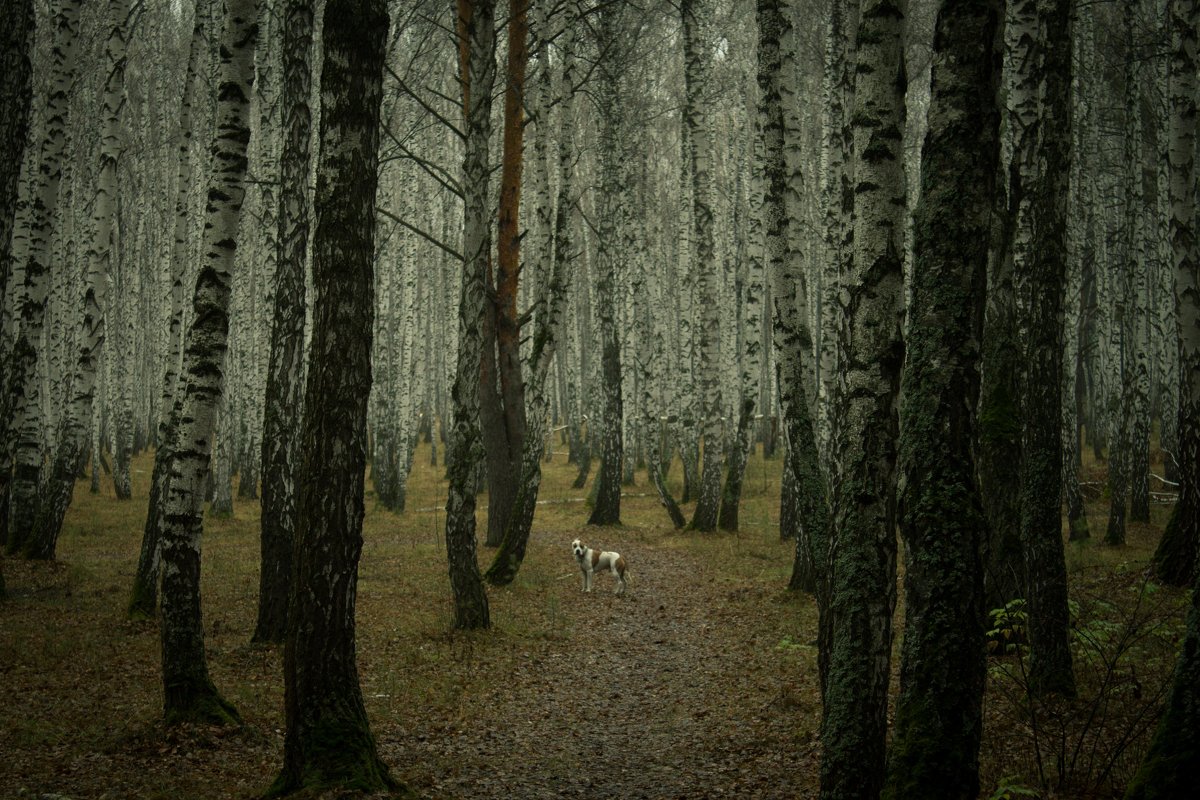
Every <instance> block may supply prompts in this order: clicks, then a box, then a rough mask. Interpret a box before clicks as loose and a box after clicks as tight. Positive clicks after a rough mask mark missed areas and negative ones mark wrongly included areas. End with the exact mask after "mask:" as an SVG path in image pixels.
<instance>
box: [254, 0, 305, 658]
mask: <svg viewBox="0 0 1200 800" xmlns="http://www.w3.org/2000/svg"><path fill="white" fill-rule="evenodd" d="M312 32H313V7H312V0H288V2H287V5H286V6H285V8H284V17H283V98H282V102H283V106H284V107H283V122H284V126H285V131H284V143H283V159H282V163H281V172H280V174H281V176H282V181H281V185H280V193H279V211H280V213H279V237H278V242H279V259H278V264H277V266H276V271H275V314H274V324H273V325H272V326H271V355H270V362H269V366H268V368H267V369H268V372H267V388H266V407H265V409H264V413H263V453H262V467H263V487H262V535H261V546H262V549H261V557H262V560H261V564H262V566H261V570H260V573H259V585H258V621H257V622H256V624H255V628H254V641H256V642H282V641H283V639H284V635H285V634H286V632H287V605H288V599H287V598H288V587H289V585H290V577H291V571H292V548H293V545H292V543H293V541H294V539H295V535H296V499H297V495H296V489H297V486H296V473H297V469H298V466H299V463H298V462H299V458H298V453H297V451H298V449H299V441H298V436H297V433H298V432H297V430H296V424H295V421H296V420H297V419H301V418H302V413H303V408H304V399H303V396H302V386H303V384H302V375H303V370H304V314H305V302H304V301H305V268H306V259H307V253H308V230H309V224H308V168H309V158H310V153H309V151H310V149H311V147H310V141H311V138H312V135H311V127H312V114H311V112H310V111H309V107H308V102H309V94H310V88H311V87H310V85H311V82H312V67H311V65H310V64H309V50H310V49H311V46H312V35H313V33H312Z"/></svg>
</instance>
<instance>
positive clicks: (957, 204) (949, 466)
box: [883, 0, 1056, 800]
mask: <svg viewBox="0 0 1200 800" xmlns="http://www.w3.org/2000/svg"><path fill="white" fill-rule="evenodd" d="M1001 7H1002V2H1001V0H985V2H978V0H948V1H947V2H946V4H945V5H943V6H942V9H941V11H940V12H939V13H938V16H937V22H936V29H935V34H934V37H935V38H934V54H933V69H932V77H931V84H930V103H929V131H928V134H927V137H926V140H925V146H924V149H923V151H922V164H921V183H922V186H921V195H920V200H919V201H918V205H917V209H916V212H915V219H914V226H913V271H912V283H913V289H912V304H911V309H912V316H911V318H910V320H909V326H908V336H907V340H906V341H907V348H908V352H907V360H906V362H905V366H904V375H903V383H904V400H903V402H902V404H901V409H900V431H901V433H900V473H901V481H900V486H901V489H900V492H899V510H900V531H901V534H902V535H903V536H904V543H905V557H904V563H905V584H904V586H905V589H904V597H905V628H904V644H903V648H902V655H901V659H902V661H901V667H900V696H899V698H898V699H897V702H896V725H895V732H894V734H893V738H892V749H891V752H890V754H889V756H888V776H887V783H886V786H885V789H884V792H883V797H885V798H907V797H914V796H924V795H932V796H935V797H939V798H961V799H962V800H973V798H975V797H977V796H978V795H979V742H980V738H981V736H982V733H983V708H982V705H983V689H984V680H985V675H986V663H985V661H986V658H985V655H984V650H983V648H982V647H981V646H980V645H981V642H982V641H983V633H984V630H985V625H984V620H985V618H986V617H985V610H984V608H983V563H982V559H981V557H980V553H981V547H982V545H983V542H984V536H985V533H986V521H985V519H984V515H983V507H982V505H981V502H980V499H979V487H978V484H977V481H976V477H975V464H974V461H975V458H974V453H973V449H974V448H973V443H974V428H975V412H976V408H977V403H978V396H979V356H980V336H981V335H982V333H983V313H982V312H983V300H984V298H983V293H984V290H985V288H986V285H987V279H986V272H987V262H988V249H987V244H988V231H989V227H990V215H991V209H992V204H993V199H992V197H991V193H992V191H993V190H994V186H995V180H996V172H997V164H998V162H999V160H1000V144H999V109H998V108H997V98H998V92H997V88H998V83H999V77H1000V76H999V64H1000V53H998V52H997V38H998V37H997V35H996V34H997V30H998V28H999V26H1000V25H1001V24H1002V22H1003V19H1004V15H1003V13H1002V11H1001ZM1053 422H1056V420H1054V419H1052V423H1053ZM934 787H936V788H934Z"/></svg>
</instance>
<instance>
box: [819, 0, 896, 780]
mask: <svg viewBox="0 0 1200 800" xmlns="http://www.w3.org/2000/svg"><path fill="white" fill-rule="evenodd" d="M905 8H906V4H905V2H903V0H864V2H863V3H862V7H861V14H860V19H859V24H858V36H857V39H856V42H857V47H856V59H857V66H856V79H855V87H854V111H853V113H852V115H851V119H852V126H851V127H852V130H853V134H854V156H853V166H852V169H853V170H854V176H855V197H854V214H853V228H854V249H853V259H852V268H851V269H849V270H847V272H846V274H845V276H844V279H843V282H842V284H841V288H840V290H839V292H838V298H839V304H840V308H839V309H838V317H837V319H838V339H837V343H838V351H837V352H838V361H839V366H840V369H839V387H838V391H837V392H835V394H834V404H833V406H832V409H831V415H832V416H833V418H834V420H835V425H834V435H833V443H834V444H833V446H834V448H835V451H836V452H838V453H839V456H840V462H839V463H838V469H837V472H836V476H835V477H833V478H831V480H830V482H829V487H830V495H831V502H830V509H831V515H830V516H831V520H832V521H831V524H830V528H831V530H832V532H833V533H832V534H831V536H830V557H829V562H830V564H831V565H832V571H831V578H830V590H829V603H828V625H829V631H830V639H829V643H828V646H827V647H826V648H825V650H826V652H827V653H828V654H829V668H828V669H829V671H828V682H827V684H826V691H825V715H824V718H823V719H822V724H821V744H822V754H821V798H822V800H841V799H842V798H858V797H875V796H877V795H878V793H879V791H880V789H881V788H882V785H883V779H884V763H885V761H884V756H885V747H886V735H887V705H888V683H889V681H890V675H891V651H892V615H893V612H894V610H895V603H896V530H895V528H896V518H895V513H896V512H895V480H896V471H895V470H896V439H897V434H898V431H897V424H898V419H897V408H896V403H897V398H898V396H899V389H900V369H901V367H902V365H903V363H904V340H903V335H902V322H903V316H904V314H903V310H904V309H903V300H904V292H903V264H902V260H903V259H902V256H901V254H902V252H903V250H904V244H903V243H904V220H905V195H906V192H905V181H904V164H903V157H902V156H903V144H904V142H903V135H904V127H905V122H904V94H905V88H906V76H905V64H904V43H903V32H904V27H905V25H904V20H905Z"/></svg>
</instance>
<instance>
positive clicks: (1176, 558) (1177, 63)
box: [1146, 0, 1200, 797]
mask: <svg viewBox="0 0 1200 800" xmlns="http://www.w3.org/2000/svg"><path fill="white" fill-rule="evenodd" d="M1198 17H1200V11H1198V10H1197V4H1196V3H1195V2H1194V0H1172V1H1171V3H1170V16H1169V25H1170V31H1171V64H1170V80H1169V95H1170V105H1171V114H1170V128H1169V136H1168V139H1167V144H1168V149H1167V158H1168V162H1169V169H1170V179H1171V180H1170V200H1171V219H1170V226H1171V233H1170V235H1171V255H1172V264H1173V267H1174V273H1175V303H1176V309H1177V312H1176V313H1177V316H1176V320H1177V326H1178V336H1179V383H1180V385H1179V410H1178V414H1179V429H1178V431H1179V432H1178V452H1177V454H1176V460H1177V462H1178V464H1179V499H1178V500H1177V501H1176V503H1175V508H1174V509H1173V510H1172V512H1171V517H1170V519H1169V520H1168V522H1167V526H1166V529H1165V530H1164V531H1163V535H1162V539H1161V540H1160V542H1159V545H1158V548H1157V550H1156V551H1155V553H1154V558H1153V561H1152V567H1153V569H1154V572H1155V574H1156V576H1157V577H1158V578H1159V579H1160V580H1163V581H1165V582H1167V583H1170V584H1172V585H1175V586H1185V585H1188V582H1189V581H1191V580H1193V579H1194V578H1195V576H1196V575H1198V574H1200V570H1197V568H1196V547H1197V543H1198V542H1200V280H1198V278H1197V272H1198V271H1200V252H1198V248H1197V241H1196V200H1195V195H1194V187H1195V185H1196V160H1195V150H1196V104H1197V97H1196V91H1197V82H1196V66H1197V58H1196V51H1197V37H1198V34H1200V20H1198ZM1195 613H1196V609H1195V608H1193V614H1195ZM1193 622H1194V620H1193ZM1193 627H1194V626H1193ZM1193 655H1194V651H1193ZM1181 663H1182V660H1181ZM1179 669H1180V672H1179V674H1180V676H1182V675H1183V672H1182V670H1183V667H1182V666H1181V667H1180V668H1179ZM1185 686H1186V684H1185ZM1181 688H1182V687H1181ZM1173 702H1175V701H1173ZM1194 711H1195V709H1194V707H1193V712H1194ZM1195 724H1196V723H1195V720H1194V718H1193V722H1192V726H1193V729H1194V727H1195ZM1166 735H1171V734H1160V736H1166ZM1171 746H1172V745H1171V743H1170V742H1169V741H1167V740H1164V741H1161V742H1158V741H1156V744H1155V746H1154V747H1152V753H1153V752H1154V751H1155V750H1157V749H1167V748H1170V747H1171ZM1146 796H1147V797H1149V796H1151V795H1149V794H1147V795H1146Z"/></svg>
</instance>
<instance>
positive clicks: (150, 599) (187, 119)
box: [127, 0, 209, 619]
mask: <svg viewBox="0 0 1200 800" xmlns="http://www.w3.org/2000/svg"><path fill="white" fill-rule="evenodd" d="M208 3H209V0H197V2H196V4H195V8H194V10H193V22H192V35H191V41H190V44H189V47H188V62H187V70H186V72H185V73H184V79H183V80H184V85H183V98H182V102H181V104H180V107H179V133H178V137H179V145H178V150H177V160H176V178H175V181H176V182H175V208H174V217H175V219H174V242H173V247H172V249H171V277H170V282H171V309H170V317H169V318H168V322H167V346H166V354H165V356H166V357H165V358H164V359H163V361H164V363H163V372H162V385H161V389H160V392H159V410H158V425H157V428H156V431H155V434H156V435H155V451H154V469H153V471H152V473H151V476H150V501H149V503H147V509H146V523H145V525H144V526H143V528H142V546H141V549H140V550H139V553H138V565H137V572H136V573H135V574H134V579H133V588H132V591H131V592H130V596H129V605H128V606H127V611H128V613H129V616H130V617H132V618H135V619H148V618H151V617H153V616H154V614H155V611H156V609H157V606H158V583H159V577H160V571H161V567H162V526H163V519H162V509H163V504H162V498H163V494H164V492H165V490H166V481H167V471H168V468H169V466H170V463H171V441H172V439H173V438H174V435H175V427H176V425H178V419H177V417H176V416H175V415H174V408H175V392H176V390H177V389H178V387H179V384H180V381H181V376H180V373H179V365H180V357H181V354H182V349H183V311H184V285H183V284H184V275H185V274H186V272H187V261H188V259H189V258H190V257H191V253H190V252H189V249H188V246H189V244H190V243H191V236H190V231H191V229H192V227H193V225H192V216H193V215H192V213H191V207H190V200H189V198H190V197H191V189H192V183H193V180H192V176H193V174H195V164H194V161H196V160H197V159H196V158H195V156H194V155H193V154H192V133H193V132H192V125H193V119H194V117H195V114H194V111H195V109H194V108H193V106H194V105H195V103H196V86H197V84H198V82H199V81H200V80H201V76H200V70H201V59H202V58H203V57H204V55H205V53H206V52H207V48H208V33H209V31H208V27H207V25H208V20H207V18H208V16H209V12H208Z"/></svg>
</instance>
